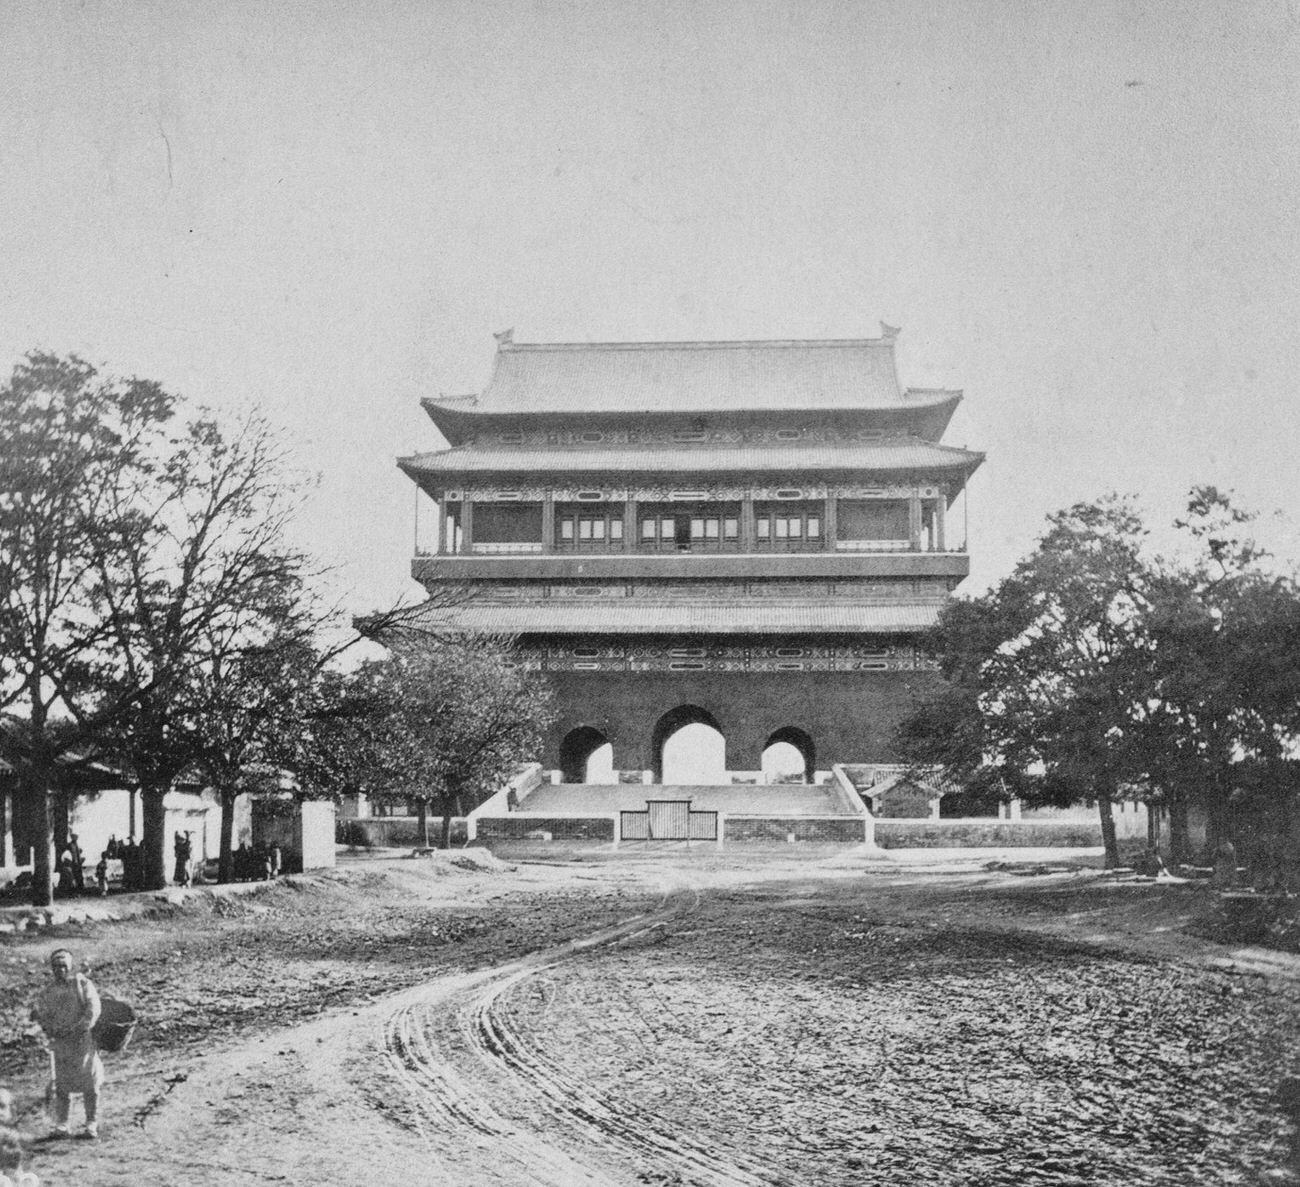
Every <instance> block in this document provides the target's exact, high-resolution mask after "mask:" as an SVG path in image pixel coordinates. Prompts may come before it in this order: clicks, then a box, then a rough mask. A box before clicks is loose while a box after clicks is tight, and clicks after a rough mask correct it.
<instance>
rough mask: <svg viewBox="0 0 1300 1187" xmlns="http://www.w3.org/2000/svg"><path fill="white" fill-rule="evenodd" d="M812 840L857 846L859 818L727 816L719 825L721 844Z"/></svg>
mask: <svg viewBox="0 0 1300 1187" xmlns="http://www.w3.org/2000/svg"><path fill="white" fill-rule="evenodd" d="M791 835H793V836H794V839H795V840H796V841H814V842H823V843H827V844H850V845H855V844H856V845H861V844H862V842H863V839H864V833H863V820H862V817H860V816H858V817H848V818H844V819H840V818H834V817H827V818H821V819H819V818H817V817H810V816H727V817H725V818H724V821H723V825H722V843H723V845H724V846H725V845H729V844H731V843H733V842H742V841H787V840H789V838H790V836H791Z"/></svg>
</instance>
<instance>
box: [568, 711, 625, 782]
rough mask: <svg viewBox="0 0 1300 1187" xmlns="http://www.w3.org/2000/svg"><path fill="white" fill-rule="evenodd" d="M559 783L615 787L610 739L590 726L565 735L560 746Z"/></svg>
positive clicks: (582, 726)
mask: <svg viewBox="0 0 1300 1187" xmlns="http://www.w3.org/2000/svg"><path fill="white" fill-rule="evenodd" d="M560 779H561V780H562V781H563V782H565V783H617V782H618V779H617V777H616V776H615V774H614V748H613V746H611V745H610V743H609V739H608V738H606V737H605V735H604V734H602V733H601V732H600V730H598V729H596V728H594V727H593V726H590V725H580V726H578V728H577V729H572V730H570V731H569V732H568V733H567V734H565V735H564V741H563V742H561V743H560Z"/></svg>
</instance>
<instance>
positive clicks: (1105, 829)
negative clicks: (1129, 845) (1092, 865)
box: [1097, 795, 1119, 870]
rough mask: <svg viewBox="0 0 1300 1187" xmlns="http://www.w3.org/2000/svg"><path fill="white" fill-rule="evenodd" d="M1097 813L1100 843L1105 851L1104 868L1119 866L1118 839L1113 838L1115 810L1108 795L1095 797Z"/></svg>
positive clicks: (1109, 868)
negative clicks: (1099, 818)
mask: <svg viewBox="0 0 1300 1187" xmlns="http://www.w3.org/2000/svg"><path fill="white" fill-rule="evenodd" d="M1097 813H1098V815H1100V817H1101V843H1102V846H1103V847H1104V848H1105V850H1106V868H1107V869H1108V870H1113V869H1116V868H1117V867H1118V866H1119V839H1118V838H1117V837H1116V836H1115V810H1114V806H1113V805H1112V804H1111V800H1110V796H1109V795H1099V796H1098V797H1097Z"/></svg>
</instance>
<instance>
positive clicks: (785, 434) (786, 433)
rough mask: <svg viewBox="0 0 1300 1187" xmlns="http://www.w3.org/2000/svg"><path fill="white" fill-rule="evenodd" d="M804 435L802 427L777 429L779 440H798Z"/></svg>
mask: <svg viewBox="0 0 1300 1187" xmlns="http://www.w3.org/2000/svg"><path fill="white" fill-rule="evenodd" d="M802 436H803V430H802V429H777V431H776V439H777V440H778V441H798V440H799V438H800V437H802Z"/></svg>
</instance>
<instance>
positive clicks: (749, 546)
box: [740, 491, 758, 552]
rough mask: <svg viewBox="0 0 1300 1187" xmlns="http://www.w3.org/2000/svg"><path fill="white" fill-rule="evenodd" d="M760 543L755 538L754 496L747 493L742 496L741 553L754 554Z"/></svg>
mask: <svg viewBox="0 0 1300 1187" xmlns="http://www.w3.org/2000/svg"><path fill="white" fill-rule="evenodd" d="M757 548H758V541H757V540H756V539H755V538H754V496H753V493H752V492H750V491H746V492H745V493H744V494H743V495H741V496H740V551H741V552H754V551H756V550H757Z"/></svg>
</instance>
